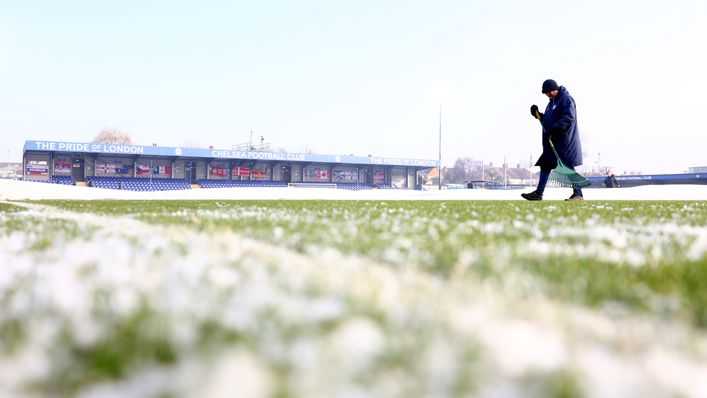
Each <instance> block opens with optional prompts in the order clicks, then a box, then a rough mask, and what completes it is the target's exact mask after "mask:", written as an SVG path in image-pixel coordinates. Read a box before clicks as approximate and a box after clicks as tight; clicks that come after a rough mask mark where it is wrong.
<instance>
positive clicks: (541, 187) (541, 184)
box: [535, 167, 584, 196]
mask: <svg viewBox="0 0 707 398" xmlns="http://www.w3.org/2000/svg"><path fill="white" fill-rule="evenodd" d="M572 170H574V168H572ZM551 172H552V169H546V168H544V167H541V168H540V179H539V180H538V188H537V189H535V192H537V193H539V194H540V195H542V194H543V192H545V185H547V180H548V179H549V178H550V173H551ZM572 189H573V190H574V194H575V195H579V196H584V195H582V188H581V187H578V186H573V187H572Z"/></svg>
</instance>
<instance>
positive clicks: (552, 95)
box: [521, 79, 588, 201]
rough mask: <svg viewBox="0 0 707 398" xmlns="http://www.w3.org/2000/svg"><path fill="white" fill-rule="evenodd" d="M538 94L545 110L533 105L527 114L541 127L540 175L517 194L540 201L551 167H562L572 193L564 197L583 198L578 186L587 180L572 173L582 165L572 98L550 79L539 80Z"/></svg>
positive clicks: (538, 164) (575, 109) (584, 184)
mask: <svg viewBox="0 0 707 398" xmlns="http://www.w3.org/2000/svg"><path fill="white" fill-rule="evenodd" d="M542 93H543V94H545V95H546V96H547V98H548V99H549V102H548V104H547V106H546V107H545V113H544V114H543V113H540V111H539V109H538V106H537V105H533V106H531V107H530V114H531V115H533V117H535V118H536V119H538V120H539V121H540V123H541V124H542V127H543V133H542V145H543V153H542V155H540V158H539V159H538V161H537V162H536V163H535V165H536V166H540V178H539V179H538V186H537V188H536V189H535V191H533V192H530V193H523V194H521V196H522V197H523V198H525V199H527V200H542V199H543V192H544V191H545V186H546V185H547V182H548V179H550V173H551V172H552V171H553V169H555V168H558V170H557V172H558V173H559V171H560V168H562V169H563V172H565V176H566V175H567V174H568V173H569V174H570V178H569V179H568V180H567V181H568V182H567V184H568V185H570V186H572V189H573V193H572V196H570V197H569V198H568V199H565V200H572V201H577V200H584V195H583V194H582V186H586V185H588V182H586V179H584V177H582V176H580V175H579V174H576V173H575V172H574V168H575V167H577V166H579V165H581V164H582V144H581V142H580V140H579V129H578V127H577V107H576V105H575V102H574V98H572V96H571V95H570V93H569V91H567V89H566V88H565V87H564V86H559V85H558V84H557V82H556V81H554V80H552V79H547V80H545V81H544V82H543V85H542ZM553 144H554V146H553ZM572 174H574V175H572ZM562 182H564V181H562Z"/></svg>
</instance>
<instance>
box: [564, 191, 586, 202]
mask: <svg viewBox="0 0 707 398" xmlns="http://www.w3.org/2000/svg"><path fill="white" fill-rule="evenodd" d="M579 200H584V196H582V195H577V194H576V193H573V194H572V196H570V197H569V198H567V199H565V201H571V202H575V201H579Z"/></svg>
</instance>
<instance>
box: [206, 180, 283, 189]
mask: <svg viewBox="0 0 707 398" xmlns="http://www.w3.org/2000/svg"><path fill="white" fill-rule="evenodd" d="M198 183H199V186H200V187H202V188H282V187H286V186H287V183H286V182H282V181H256V180H199V181H198Z"/></svg>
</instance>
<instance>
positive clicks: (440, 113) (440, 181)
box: [437, 104, 442, 191]
mask: <svg viewBox="0 0 707 398" xmlns="http://www.w3.org/2000/svg"><path fill="white" fill-rule="evenodd" d="M438 170H439V178H438V179H437V188H438V189H439V190H440V191H441V190H442V104H440V105H439V169H438Z"/></svg>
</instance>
